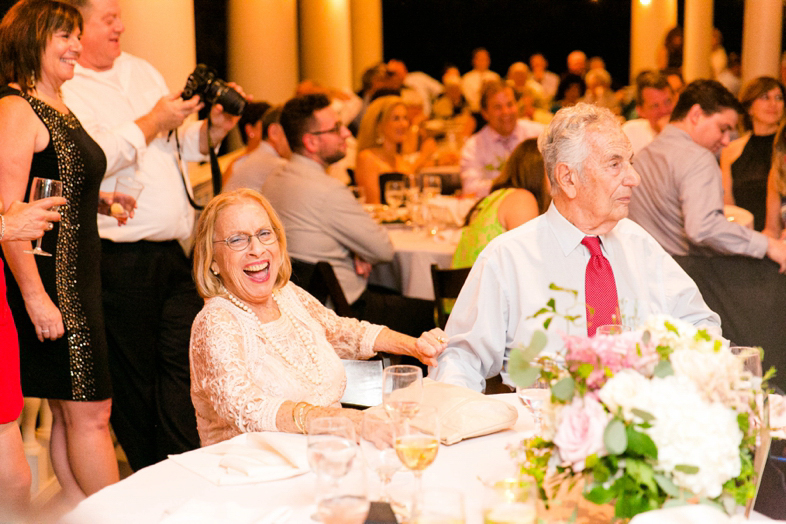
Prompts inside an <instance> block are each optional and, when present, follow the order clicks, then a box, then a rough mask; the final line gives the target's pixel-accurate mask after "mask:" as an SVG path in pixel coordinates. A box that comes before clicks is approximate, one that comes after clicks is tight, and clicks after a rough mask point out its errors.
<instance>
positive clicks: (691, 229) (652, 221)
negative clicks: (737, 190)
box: [630, 80, 786, 272]
mask: <svg viewBox="0 0 786 524" xmlns="http://www.w3.org/2000/svg"><path fill="white" fill-rule="evenodd" d="M738 112H742V107H741V106H740V103H739V102H738V101H737V99H736V98H734V95H732V94H731V93H730V92H729V91H728V90H727V89H726V88H725V87H723V86H722V85H721V84H719V83H718V82H717V81H715V80H695V81H693V82H691V83H690V84H688V85H687V86H686V87H685V90H684V91H683V92H682V94H681V95H680V98H679V100H678V101H677V105H676V106H675V107H674V111H672V113H671V122H670V123H669V125H668V126H666V128H665V129H664V130H663V131H661V133H660V134H659V135H658V136H657V137H656V138H655V140H653V141H652V143H651V144H650V145H648V146H647V147H645V148H644V149H642V150H641V152H640V153H639V154H637V155H636V157H635V158H634V160H633V162H634V165H635V166H636V171H638V172H639V173H640V174H641V184H640V185H639V187H638V188H637V189H636V191H634V192H633V196H632V197H631V202H630V218H631V219H632V220H634V221H635V222H637V223H638V224H639V225H640V226H642V227H643V228H644V229H645V230H647V232H649V233H650V234H651V235H652V236H653V237H655V239H656V240H657V241H658V243H660V245H661V246H663V248H664V249H665V250H666V251H667V252H668V253H669V254H671V255H704V256H712V255H716V254H721V255H744V256H749V257H753V258H764V257H765V256H767V257H769V258H771V259H772V260H773V261H775V262H776V263H777V264H778V265H779V266H780V268H781V272H783V271H786V244H784V243H783V242H781V241H779V240H775V239H772V238H768V237H767V236H765V235H763V234H761V233H758V232H756V231H752V230H750V229H748V228H746V227H745V226H743V225H742V224H738V223H735V222H729V221H728V220H726V217H725V216H724V214H723V182H722V176H721V173H720V168H719V167H718V163H717V162H716V160H715V153H716V152H718V151H719V150H720V149H721V148H722V147H724V146H726V145H728V144H729V136H730V134H731V131H732V130H733V129H734V127H735V126H736V125H737V114H738Z"/></svg>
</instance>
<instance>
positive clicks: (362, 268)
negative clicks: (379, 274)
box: [354, 255, 372, 278]
mask: <svg viewBox="0 0 786 524" xmlns="http://www.w3.org/2000/svg"><path fill="white" fill-rule="evenodd" d="M354 258H355V273H357V274H358V275H360V276H361V277H363V278H368V276H369V275H370V274H371V267H372V266H371V264H370V263H368V262H366V261H365V260H363V259H362V258H360V257H359V256H357V255H355V257H354Z"/></svg>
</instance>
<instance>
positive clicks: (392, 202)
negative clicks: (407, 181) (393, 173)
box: [385, 180, 404, 211]
mask: <svg viewBox="0 0 786 524" xmlns="http://www.w3.org/2000/svg"><path fill="white" fill-rule="evenodd" d="M385 202H387V205H388V206H390V209H392V210H394V211H395V210H397V209H398V208H399V207H401V204H403V203H404V182H402V181H400V180H389V181H388V182H385Z"/></svg>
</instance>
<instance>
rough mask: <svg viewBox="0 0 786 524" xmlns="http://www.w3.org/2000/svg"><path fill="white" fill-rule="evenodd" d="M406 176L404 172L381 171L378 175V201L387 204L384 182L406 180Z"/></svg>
mask: <svg viewBox="0 0 786 524" xmlns="http://www.w3.org/2000/svg"><path fill="white" fill-rule="evenodd" d="M406 178H407V175H405V174H404V173H382V174H381V175H379V201H380V202H382V203H383V204H387V200H385V184H386V183H387V182H391V181H396V182H402V181H404V180H406Z"/></svg>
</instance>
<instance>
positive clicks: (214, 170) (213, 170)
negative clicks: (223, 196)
mask: <svg viewBox="0 0 786 524" xmlns="http://www.w3.org/2000/svg"><path fill="white" fill-rule="evenodd" d="M212 125H213V123H212V122H211V120H210V114H209V113H208V115H207V149H208V156H209V157H210V174H211V177H212V179H213V180H212V181H213V196H216V195H217V194H219V193H220V192H221V185H222V181H221V167H220V166H219V165H218V157H217V156H216V151H215V148H214V147H213V140H212V139H211V138H210V128H211V126H212ZM175 143H176V145H177V168H178V170H179V171H180V180H181V181H182V182H183V189H184V190H185V192H186V197H187V198H188V203H189V204H191V207H193V208H194V209H196V210H197V211H201V210H203V209H204V208H205V206H200V205H199V204H197V203H196V202H195V201H194V199H193V197H192V196H191V193H190V192H189V191H188V186H186V177H185V175H184V174H183V157H182V155H181V153H180V136H179V135H178V132H177V129H175Z"/></svg>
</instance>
